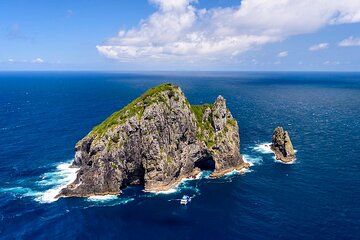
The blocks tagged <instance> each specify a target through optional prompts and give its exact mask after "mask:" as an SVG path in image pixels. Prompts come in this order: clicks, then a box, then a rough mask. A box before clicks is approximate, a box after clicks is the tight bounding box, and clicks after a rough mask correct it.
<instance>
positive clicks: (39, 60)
mask: <svg viewBox="0 0 360 240" xmlns="http://www.w3.org/2000/svg"><path fill="white" fill-rule="evenodd" d="M31 62H32V63H44V60H43V59H42V58H35V59H34V60H32V61H31Z"/></svg>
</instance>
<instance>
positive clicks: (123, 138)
mask: <svg viewBox="0 0 360 240" xmlns="http://www.w3.org/2000/svg"><path fill="white" fill-rule="evenodd" d="M239 145H240V138H239V128H238V124H237V121H236V120H235V119H234V118H233V116H232V114H231V112H230V111H229V109H228V108H227V107H226V102H225V99H224V98H223V97H222V96H219V97H218V98H217V99H216V101H215V103H214V104H203V105H190V103H189V101H188V100H187V98H186V97H185V96H184V94H183V92H182V91H181V89H180V88H179V87H178V86H175V85H172V84H162V85H159V86H157V87H155V88H151V89H150V90H148V91H147V92H146V93H144V94H143V95H142V96H141V97H139V98H137V99H135V100H134V101H133V102H131V103H130V104H129V105H127V106H126V107H124V108H123V109H121V110H120V111H118V112H115V113H113V114H112V115H111V116H110V117H109V118H108V119H106V120H105V121H104V122H102V123H101V124H99V125H98V126H96V127H95V128H94V129H93V130H92V131H91V132H90V133H89V134H88V135H87V136H85V137H84V138H83V139H82V140H80V141H79V142H78V143H77V144H76V146H75V159H74V161H73V166H74V167H78V168H79V170H78V172H77V178H76V180H75V181H74V182H73V183H71V184H69V185H68V186H67V187H65V188H64V189H62V190H61V192H60V194H59V195H58V197H63V196H79V197H86V196H93V195H107V194H114V195H118V194H120V193H121V190H122V189H124V188H125V187H126V186H129V185H143V186H144V190H145V191H165V190H169V189H170V188H172V187H174V186H176V185H177V184H179V182H180V181H181V180H182V179H184V178H188V177H194V176H196V175H197V174H198V173H199V172H200V171H201V170H212V171H213V173H212V175H211V176H212V177H221V176H223V175H224V174H226V173H228V172H230V171H233V170H241V169H242V168H247V167H248V164H247V163H245V162H244V161H243V158H242V156H241V154H240V149H239V147H240V146H239Z"/></svg>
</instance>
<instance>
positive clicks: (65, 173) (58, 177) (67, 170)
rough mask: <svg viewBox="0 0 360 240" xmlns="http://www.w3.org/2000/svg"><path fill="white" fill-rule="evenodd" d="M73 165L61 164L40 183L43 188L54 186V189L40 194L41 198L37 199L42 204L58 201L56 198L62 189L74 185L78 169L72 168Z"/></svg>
mask: <svg viewBox="0 0 360 240" xmlns="http://www.w3.org/2000/svg"><path fill="white" fill-rule="evenodd" d="M70 166H71V163H69V162H67V163H60V164H59V165H57V167H56V171H54V172H49V173H45V174H43V176H42V180H41V181H39V182H38V184H39V185H42V186H52V188H50V189H48V190H46V191H44V192H40V194H39V196H38V197H37V198H36V199H35V200H37V201H39V202H41V203H51V202H54V201H56V200H57V198H56V196H57V195H58V194H59V193H60V191H61V189H63V188H64V187H66V186H67V185H68V184H70V183H72V182H74V181H75V179H76V175H77V174H76V173H77V170H78V168H71V167H70Z"/></svg>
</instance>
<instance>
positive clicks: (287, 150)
mask: <svg viewBox="0 0 360 240" xmlns="http://www.w3.org/2000/svg"><path fill="white" fill-rule="evenodd" d="M271 150H272V151H273V152H274V153H275V158H276V160H280V161H282V162H284V163H289V162H292V161H294V160H295V159H296V156H295V152H294V148H293V145H292V143H291V140H290V137H289V133H288V132H287V131H284V129H283V128H282V127H277V128H275V130H274V133H273V136H272V144H271Z"/></svg>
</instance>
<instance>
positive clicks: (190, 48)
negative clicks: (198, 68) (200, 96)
mask: <svg viewBox="0 0 360 240" xmlns="http://www.w3.org/2000/svg"><path fill="white" fill-rule="evenodd" d="M150 2H151V3H153V4H156V5H157V6H158V10H157V11H156V12H155V13H153V14H152V15H150V16H149V17H148V18H147V19H145V20H142V21H141V22H140V24H139V26H137V27H133V28H131V29H128V30H122V31H120V32H119V33H118V35H117V36H115V37H113V38H110V39H108V40H107V41H105V43H104V44H101V45H98V46H96V47H97V50H98V51H99V53H101V54H102V55H104V56H105V57H107V58H111V59H117V60H119V61H125V62H132V61H134V62H144V63H145V62H149V61H151V62H154V61H162V62H169V61H175V62H192V63H194V62H202V63H203V62H206V61H218V60H223V59H234V56H237V55H240V54H242V53H243V52H245V51H248V50H251V49H254V48H257V47H259V46H262V45H264V44H268V43H272V42H278V41H281V40H284V39H286V38H287V37H289V36H293V35H299V34H305V33H311V32H315V31H317V30H319V29H320V28H322V27H325V26H327V25H334V24H343V23H353V22H360V1H359V0H343V1H338V0H302V1H295V0H278V1H269V0H243V1H241V4H240V5H239V6H237V7H226V8H221V7H219V8H212V9H198V8H196V7H195V5H193V3H194V2H196V1H194V0H150ZM310 6H311V7H310Z"/></svg>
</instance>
